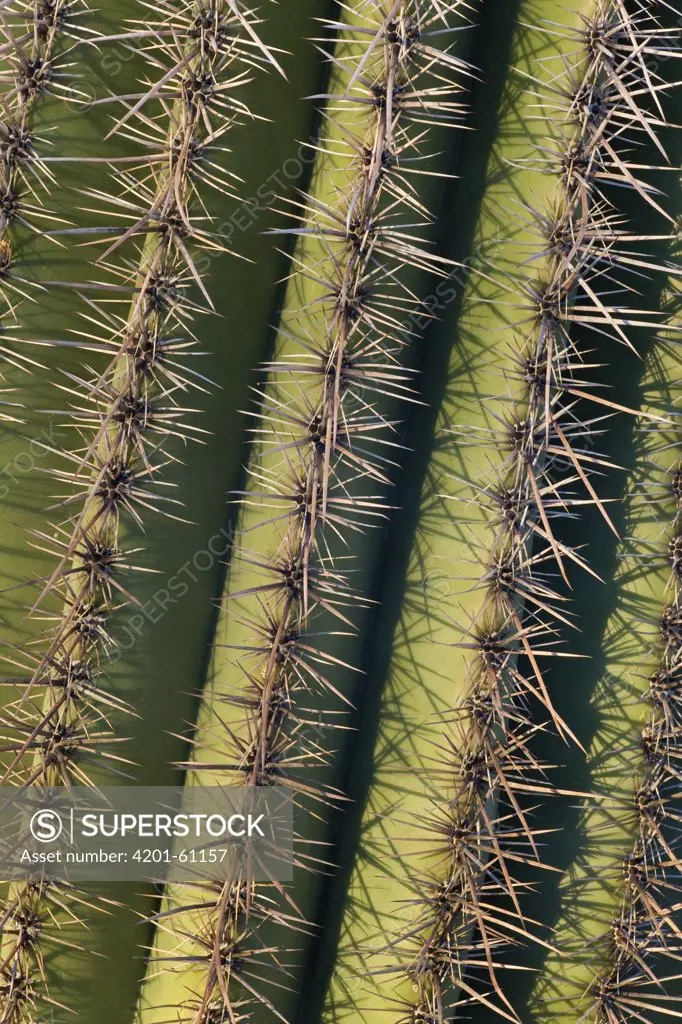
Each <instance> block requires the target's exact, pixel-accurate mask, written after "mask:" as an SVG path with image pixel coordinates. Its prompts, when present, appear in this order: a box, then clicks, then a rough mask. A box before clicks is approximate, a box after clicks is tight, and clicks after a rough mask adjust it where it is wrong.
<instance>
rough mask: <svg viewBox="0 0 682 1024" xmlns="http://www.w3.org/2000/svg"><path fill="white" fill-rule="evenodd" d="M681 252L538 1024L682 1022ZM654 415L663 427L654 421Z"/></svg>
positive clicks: (670, 38)
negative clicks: (681, 703)
mask: <svg viewBox="0 0 682 1024" xmlns="http://www.w3.org/2000/svg"><path fill="white" fill-rule="evenodd" d="M662 22H663V25H664V26H665V27H666V31H663V32H659V35H658V37H657V38H656V39H655V40H654V38H653V33H652V31H651V30H652V29H656V28H658V26H657V25H654V24H653V23H652V21H647V20H646V19H644V18H643V19H642V24H641V26H640V32H639V33H638V37H639V39H640V45H641V44H642V43H643V42H644V41H646V43H647V48H648V49H649V52H650V57H649V59H650V60H656V61H657V65H656V67H661V68H662V69H663V72H664V77H663V80H662V84H664V83H665V82H666V81H667V82H670V81H675V80H676V79H677V78H678V77H679V76H678V73H677V71H676V68H675V63H676V62H675V60H674V59H673V58H674V57H675V56H676V54H677V53H679V46H680V38H679V29H678V27H677V23H675V27H674V29H671V28H670V18H666V16H665V13H663V18H662ZM648 33H651V34H648ZM666 60H667V61H668V63H667V64H666V63H665V62H666ZM671 65H672V67H671ZM671 92H672V90H671V89H670V88H668V89H666V90H665V91H661V95H660V103H661V110H660V111H658V112H657V115H658V118H660V120H659V125H660V128H665V124H666V121H668V122H669V123H674V115H675V114H676V113H677V112H678V111H679V102H677V98H676V97H673V98H672V99H671ZM657 115H656V114H655V115H654V117H656V116H657ZM656 130H657V132H658V128H657V129H656ZM667 134H668V136H669V135H670V130H668V133H667ZM663 138H664V141H665V133H664V136H663ZM675 153H676V154H677V161H673V173H674V174H675V175H676V179H677V180H676V181H675V183H674V185H672V184H671V185H669V186H668V188H667V189H666V194H664V195H663V196H662V197H661V199H660V200H659V202H660V205H661V212H662V213H663V214H664V215H665V216H666V218H669V219H671V220H675V219H676V218H678V217H679V209H680V191H679V186H680V180H679V147H677V146H675ZM639 198H640V200H641V199H642V198H644V197H642V196H640V197H639ZM673 241H674V236H673ZM673 241H671V244H670V246H669V254H668V255H669V259H668V261H666V264H665V267H666V268H667V269H668V270H669V271H670V273H671V277H670V279H669V280H668V281H665V282H664V287H663V289H662V295H661V304H662V308H663V310H664V312H665V314H666V321H665V323H664V324H663V325H662V329H661V330H660V331H658V332H656V333H655V334H653V335H652V337H651V338H650V339H649V340H650V342H651V344H650V349H649V352H648V356H647V359H646V363H645V367H644V372H643V374H642V377H641V384H640V386H641V391H642V395H643V400H642V410H641V411H642V419H640V420H639V421H638V422H637V428H636V432H635V437H634V445H633V449H634V465H633V468H632V470H631V471H630V473H629V475H628V480H627V489H626V494H625V497H624V501H623V508H624V522H625V525H624V529H623V531H622V541H621V543H620V544H619V546H618V552H617V555H618V568H617V572H616V578H615V593H614V598H615V600H614V606H613V610H612V611H611V614H610V615H609V616H608V619H607V621H606V626H605V630H604V634H603V638H602V642H601V646H602V648H603V650H604V652H605V657H604V665H603V670H602V672H601V673H600V676H599V679H598V683H597V688H596V690H595V692H594V695H593V698H592V705H593V709H594V711H595V713H596V715H597V727H596V729H595V731H594V736H593V739H592V742H591V743H590V745H589V747H588V750H587V769H588V772H589V789H590V793H591V795H590V796H589V797H586V799H585V800H584V801H583V803H582V806H581V808H580V815H579V820H578V822H577V826H574V828H575V834H576V849H575V851H574V856H573V858H572V860H571V862H570V864H569V865H568V868H567V870H566V873H565V875H564V876H563V878H562V882H561V887H560V888H561V896H562V899H561V907H560V913H559V915H558V917H557V919H556V921H555V922H554V923H555V928H556V932H557V937H558V939H557V944H558V946H559V949H560V952H561V954H562V955H561V957H560V958H559V957H557V956H556V955H554V956H550V957H549V958H548V960H547V962H546V963H544V964H543V965H542V972H541V974H540V976H539V978H538V980H537V981H536V983H535V984H534V985H533V986H532V991H531V994H530V997H529V1010H530V1013H531V1014H532V1019H533V1020H537V1021H538V1022H540V1021H549V1020H557V1021H561V1022H564V1021H566V1022H568V1021H575V1020H581V1021H585V1022H588V1021H589V1022H595V1024H607V1022H608V1024H621V1022H625V1021H631V1020H637V1021H640V1022H642V1024H656V1022H658V1021H661V1020H669V1019H679V1017H680V1013H681V1011H680V995H679V993H680V988H679V982H680V977H681V976H680V970H679V950H680V939H681V938H682V932H681V931H680V910H681V909H682V901H681V899H680V896H681V893H682V889H681V878H680V857H679V821H680V810H679V778H680V777H679V746H678V744H679V710H678V699H679V678H678V671H679V650H680V646H679V645H680V634H679V601H680V589H679V583H680V577H679V560H678V552H679V539H678V538H679V512H680V502H679V498H680V491H679V483H680V476H679V468H680V432H679V404H680V397H681V393H680V384H681V377H680V357H679V331H680V318H679V273H680V271H679V264H677V263H676V261H675V259H674V256H675V254H676V251H678V246H676V245H674V244H673ZM647 415H655V416H658V417H661V418H662V419H663V420H664V422H659V423H657V422H653V421H651V420H649V421H647V419H646V418H645V417H646V416H647Z"/></svg>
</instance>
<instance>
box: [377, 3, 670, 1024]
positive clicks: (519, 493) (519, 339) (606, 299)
mask: <svg viewBox="0 0 682 1024" xmlns="http://www.w3.org/2000/svg"><path fill="white" fill-rule="evenodd" d="M654 6H656V5H654ZM539 29H540V31H545V30H544V29H543V27H542V26H539ZM546 31H547V32H548V33H551V32H552V31H555V30H554V29H551V28H547V29H546ZM572 40H573V41H574V42H575V53H576V57H575V63H574V64H572V65H571V66H567V65H566V62H565V61H564V62H563V64H562V65H561V66H560V64H559V62H558V61H557V63H556V66H552V67H551V68H548V71H547V74H546V76H545V75H540V76H539V77H538V78H537V79H534V80H533V82H532V86H531V89H532V92H533V96H534V97H535V103H534V108H537V110H540V109H542V110H544V111H545V114H543V115H542V116H546V112H547V111H549V116H550V118H551V119H552V120H555V122H556V124H557V130H556V133H555V138H554V140H553V141H552V142H548V144H547V146H546V147H543V148H542V149H541V150H540V151H539V152H538V154H536V155H535V156H533V158H532V160H530V161H529V165H531V164H532V166H535V167H538V166H540V168H541V169H542V170H543V172H546V173H547V174H551V175H555V176H557V177H558V181H559V187H558V189H557V196H556V200H555V203H554V205H553V207H552V208H551V209H548V210H540V211H539V210H538V209H536V208H533V207H531V206H530V205H528V207H527V208H525V209H524V210H523V211H522V213H520V214H519V215H520V216H522V217H523V218H524V220H525V221H526V222H529V223H532V224H533V225H534V226H535V227H536V229H537V233H538V235H539V236H540V240H541V241H540V246H539V247H538V250H537V252H535V253H533V254H532V255H533V257H534V259H533V260H526V266H527V265H528V264H530V265H531V266H538V265H539V266H541V267H542V270H541V272H540V273H539V274H537V275H535V274H534V273H533V272H531V273H530V274H529V273H528V272H527V270H525V269H524V271H523V273H521V274H519V276H518V279H517V280H515V281H512V282H510V283H509V284H507V285H503V287H504V288H505V290H507V289H508V293H509V296H510V297H509V300H508V303H509V307H510V308H511V309H512V310H513V315H514V317H518V321H517V323H516V325H515V326H514V328H513V339H514V346H515V347H516V348H518V350H519V356H518V371H517V374H516V381H515V382H514V383H513V385H512V387H510V388H509V390H510V391H512V392H513V393H514V395H515V396H516V397H514V398H513V399H512V401H511V411H510V413H505V414H504V422H502V418H503V417H502V416H499V417H498V419H499V420H500V422H501V427H500V430H499V432H494V433H493V434H492V435H491V436H490V437H489V438H482V437H481V436H478V435H477V437H476V440H475V442H474V443H476V444H479V445H480V444H483V443H486V444H491V445H493V446H494V447H495V448H497V449H499V448H501V447H502V446H503V445H506V449H507V451H508V453H509V454H508V455H507V457H506V458H505V459H504V461H503V462H502V463H501V465H500V466H499V469H498V470H496V471H495V474H496V480H493V481H491V482H489V483H488V482H485V483H483V484H482V483H480V481H476V482H475V484H474V485H473V490H472V495H471V500H473V501H475V502H476V503H477V504H479V505H481V506H483V507H484V508H487V509H488V510H489V513H490V519H489V522H490V527H491V545H490V561H489V565H488V569H487V571H486V573H485V574H484V575H483V577H482V578H480V579H477V580H473V581H472V584H473V585H476V586H478V587H479V588H480V590H481V594H482V604H481V611H480V614H478V615H477V617H476V621H475V623H474V624H473V627H472V628H471V630H470V631H465V635H464V636H463V639H462V641H461V646H463V647H465V648H468V649H470V650H471V651H472V653H473V656H474V661H473V662H472V667H471V672H472V680H471V683H470V685H469V686H468V692H467V695H466V698H465V699H464V700H463V702H462V705H461V706H460V707H459V708H457V709H456V711H455V726H454V728H452V727H449V728H448V733H447V738H446V740H445V741H444V746H443V750H444V752H445V755H446V756H447V757H448V759H449V761H450V767H449V768H448V769H447V770H446V769H445V768H443V769H441V771H440V775H439V778H440V780H441V785H446V786H449V785H451V782H450V781H449V780H451V779H452V777H453V776H454V779H455V783H454V792H452V795H451V798H450V800H449V802H448V803H447V804H444V805H443V807H442V808H441V809H439V810H438V812H437V813H436V814H434V816H433V817H431V818H429V819H428V820H426V821H425V822H424V830H425V831H424V835H425V842H428V843H429V845H430V848H431V849H433V850H434V851H435V852H436V853H437V854H438V855H439V856H441V858H442V860H444V861H445V862H446V863H447V871H446V872H445V873H444V874H443V875H442V877H440V878H429V879H427V880H424V879H423V878H422V879H418V878H415V880H414V889H415V891H419V890H420V889H421V890H422V892H423V896H421V897H420V898H419V899H418V900H417V903H418V904H419V916H418V917H417V918H416V919H415V921H414V926H413V927H411V928H410V930H409V932H407V933H405V934H399V935H396V936H394V938H393V939H392V941H391V944H390V946H389V947H387V948H389V949H390V950H392V953H391V956H392V957H394V960H395V964H394V968H393V972H392V973H393V976H394V977H395V976H399V977H400V976H402V977H404V976H405V975H407V976H408V977H409V978H410V979H411V980H412V982H413V985H414V988H415V990H416V993H417V994H416V997H415V999H414V1001H413V1002H410V1003H409V1005H407V1006H406V1007H405V1009H404V1015H403V1016H402V1017H401V1018H400V1019H401V1021H402V1020H404V1021H408V1020H409V1021H410V1022H417V1021H419V1022H424V1021H428V1022H435V1021H440V1020H442V1019H443V1018H444V1016H446V1015H447V1014H449V1013H450V1012H455V1011H454V1008H455V1007H464V1006H465V1005H467V1004H469V1003H477V1004H479V1005H480V1006H481V1008H483V1009H484V1010H488V1011H492V1012H494V1013H495V1014H497V1015H499V1016H500V1017H502V1018H504V1019H507V1020H519V1018H518V1016H517V1013H516V1011H515V1009H514V1008H513V1006H512V1005H511V1003H510V1001H509V999H508V997H507V994H506V992H505V984H504V981H503V980H502V979H503V976H504V973H505V970H506V969H508V968H512V967H513V966H514V949H515V948H517V947H519V946H524V945H526V944H527V943H528V942H540V943H541V944H543V945H545V946H547V947H548V948H551V944H550V943H549V941H548V939H547V937H545V936H543V935H542V934H541V932H540V931H539V928H538V926H537V925H536V923H535V922H532V921H530V920H529V919H528V916H527V915H526V914H525V913H524V909H523V905H522V904H523V892H524V886H525V885H526V884H527V883H525V882H524V881H523V880H522V879H523V878H524V877H525V869H526V868H531V869H532V868H548V867H549V865H547V864H546V863H543V860H542V856H541V853H540V847H541V845H542V839H541V835H542V829H541V828H540V829H538V828H536V827H535V826H534V825H533V824H532V822H531V817H532V809H533V808H534V807H535V806H536V805H537V803H538V801H539V800H542V799H544V798H545V797H547V796H549V795H552V794H557V793H558V792H559V790H557V789H556V788H555V787H553V786H552V785H551V782H550V781H549V780H548V775H547V767H548V766H546V765H544V764H542V763H539V762H538V760H537V757H536V755H535V754H534V753H533V745H534V743H533V741H534V737H535V736H536V735H537V733H538V732H539V731H540V730H553V731H554V732H555V733H556V734H557V736H560V737H561V738H563V739H564V740H568V741H572V742H577V739H576V737H575V736H574V735H573V734H572V732H571V730H570V729H569V727H568V725H567V724H566V722H565V721H563V720H562V718H561V717H560V716H559V715H558V713H557V712H556V711H555V709H554V707H553V704H552V699H551V696H550V687H549V685H548V680H547V678H546V676H547V673H546V672H545V669H544V665H545V661H544V659H546V658H547V657H562V656H564V657H565V656H569V655H566V654H563V653H562V652H561V651H560V649H559V635H560V633H561V632H562V631H563V630H565V629H566V628H570V627H571V626H572V616H571V614H570V610H567V608H566V601H567V595H566V593H565V592H563V589H562V586H561V583H560V582H558V581H560V580H563V582H564V584H565V585H570V584H569V569H570V568H571V565H572V564H573V565H577V566H581V567H582V568H583V569H586V570H587V571H588V572H592V573H593V570H592V569H591V568H590V566H589V564H588V562H587V560H586V557H585V555H584V554H583V553H582V552H581V551H579V550H576V549H573V548H570V547H568V546H567V545H566V544H564V543H562V542H561V540H560V539H559V537H558V536H557V535H556V534H557V533H558V532H559V531H558V530H557V524H558V522H559V520H560V519H561V518H562V517H566V516H570V517H572V518H575V517H576V516H577V515H579V513H580V506H584V505H586V504H591V505H596V506H597V507H598V508H599V510H600V512H601V514H602V516H603V517H604V518H605V520H606V521H607V523H608V524H609V526H610V527H611V528H612V529H613V530H614V532H615V527H614V526H613V524H612V522H611V519H610V517H609V513H608V511H607V506H606V504H605V503H604V502H603V501H602V500H601V499H600V497H599V495H598V493H597V490H596V489H595V480H596V477H597V476H598V475H599V472H600V468H602V467H605V466H607V465H608V460H607V459H606V457H605V456H602V455H600V453H599V452H598V450H596V449H595V447H594V446H595V440H596V438H597V437H598V435H599V433H600V432H601V431H602V430H603V429H604V426H605V423H606V421H607V420H608V418H609V417H610V416H611V415H613V414H614V413H619V412H625V413H629V412H632V410H629V409H626V408H624V407H623V406H620V405H619V404H617V403H615V402H613V401H611V400H610V399H609V398H608V396H603V395H601V394H599V392H598V391H597V385H596V384H595V382H594V380H590V368H589V362H590V361H591V357H590V356H589V355H588V353H590V352H592V353H594V352H595V351H597V352H599V349H600V347H603V346H602V344H601V340H602V339H603V337H604V336H606V337H607V338H608V339H611V340H614V341H616V342H619V343H622V344H623V345H625V346H628V347H630V348H632V347H633V343H632V341H631V339H630V337H629V333H630V328H631V327H638V326H643V327H650V328H652V329H656V328H657V327H659V326H660V325H661V315H660V314H657V313H654V312H650V311H647V310H642V309H639V308H637V305H638V304H637V299H636V297H635V296H636V281H637V276H638V275H640V274H642V273H643V272H646V273H648V272H649V271H650V270H651V271H654V270H660V271H661V272H665V270H666V268H665V267H663V266H662V267H656V266H655V265H654V264H653V263H652V260H651V258H650V257H649V258H648V257H647V242H648V241H649V239H648V238H647V237H643V236H641V235H637V234H635V233H634V232H631V231H629V230H628V227H627V223H626V221H625V218H624V217H623V215H622V214H621V213H620V212H619V209H618V206H617V203H618V196H619V194H622V187H625V188H627V189H628V190H630V191H634V192H636V193H637V194H638V195H639V196H640V197H641V199H642V200H643V201H644V202H645V203H646V204H647V206H648V207H649V208H650V210H651V213H652V216H654V215H655V216H658V215H659V214H662V215H663V216H667V215H666V214H665V213H664V211H663V210H662V208H661V207H660V204H659V197H658V196H657V194H656V193H655V190H653V189H652V188H651V187H650V186H649V185H648V184H647V181H646V171H647V165H645V164H643V162H642V159H641V156H640V158H639V159H637V158H633V157H632V153H633V152H635V153H637V152H638V151H644V152H646V151H647V150H646V147H647V146H650V147H651V148H654V147H656V148H657V149H658V150H660V149H661V143H660V142H659V140H658V132H659V130H660V127H661V126H662V125H663V124H664V123H665V121H664V117H663V114H662V111H661V108H660V103H659V98H660V92H661V86H660V79H659V78H658V77H657V75H656V72H655V70H654V69H653V66H654V65H655V62H656V61H658V60H660V59H661V58H663V59H665V56H666V54H667V55H670V54H673V53H674V49H675V40H674V39H673V38H672V37H669V36H666V35H665V34H664V33H663V32H662V30H661V29H660V26H659V24H658V21H657V18H656V16H655V12H653V13H652V12H650V11H648V10H647V11H644V10H643V9H642V7H641V5H640V6H639V7H638V9H637V10H636V11H635V12H634V13H633V12H631V11H630V9H629V8H628V7H626V5H625V4H623V3H621V2H620V0H614V2H610V0H609V2H604V3H599V4H598V5H596V10H595V12H594V14H593V16H592V17H591V18H589V19H586V21H585V25H584V28H581V29H580V30H578V31H575V33H574V34H573V35H572ZM631 161H632V162H631ZM648 169H649V170H653V169H654V168H653V166H652V167H650V168H648ZM668 219H669V218H668ZM666 230H667V228H666ZM652 237H654V236H653V235H652ZM659 237H660V236H659ZM538 257H539V258H538ZM487 273H489V274H494V273H495V268H491V269H490V270H489V271H487ZM519 295H521V299H520V300H519V299H518V298H517V296H519ZM614 296H615V298H614ZM491 344H492V341H491ZM507 408H508V409H509V408H510V405H509V400H507ZM590 410H595V414H594V415H593V416H592V415H590ZM652 419H653V420H654V421H655V420H656V417H653V418H652ZM456 433H457V435H458V436H457V443H458V444H459V445H466V444H467V443H471V442H469V441H468V440H467V437H466V434H465V431H464V429H462V431H461V432H460V431H456ZM460 500H461V499H460ZM671 550H672V549H671ZM675 550H676V549H675ZM593 574H594V573H593ZM673 611H674V609H673ZM670 655H671V656H672V648H671V649H670ZM668 664H669V660H666V668H667V666H668ZM666 678H667V677H666ZM656 692H657V694H658V697H657V700H658V702H659V704H660V700H661V697H660V692H661V691H656ZM669 728H670V719H669V716H668V717H667V719H666V716H660V717H659V716H657V718H656V722H655V723H652V725H651V726H650V735H649V739H648V740H647V741H646V742H647V743H648V749H649V750H651V751H654V752H656V751H659V750H660V747H661V742H662V737H663V736H664V735H665V734H666V732H665V731H666V730H667V729H669ZM661 730H663V732H661ZM659 736H660V737H661V738H659ZM652 756H653V755H652ZM658 756H659V755H658V754H656V757H657V758H658ZM671 765H672V762H671V761H670V760H668V767H667V768H665V769H663V768H658V767H657V768H656V769H655V770H654V771H653V776H652V778H651V779H649V780H647V783H646V785H645V786H644V787H643V789H642V790H641V794H642V797H641V799H642V801H643V804H642V808H643V809H642V815H643V820H644V821H646V822H647V823H648V824H647V826H646V829H644V831H643V840H642V842H643V847H642V850H640V851H639V852H638V854H637V855H636V856H635V858H634V859H633V861H632V878H633V885H636V884H638V879H640V878H641V877H642V874H641V871H640V869H639V868H638V865H639V864H640V860H641V857H642V855H643V854H645V853H646V852H647V851H649V852H651V851H652V850H653V847H654V846H655V848H656V849H655V853H654V855H653V861H652V863H653V862H655V863H656V864H657V865H658V866H659V867H660V870H661V872H663V873H666V872H667V871H668V870H669V868H670V858H671V853H670V850H669V848H668V847H667V846H666V845H665V843H664V841H663V840H662V839H660V838H659V834H658V832H657V830H656V826H655V825H654V824H653V823H654V821H655V820H656V814H660V813H661V808H662V807H664V806H665V796H664V795H662V794H661V793H660V791H657V790H655V789H654V790H652V789H651V786H652V784H653V779H654V778H659V773H660V778H661V785H663V786H664V788H665V786H666V785H667V786H668V788H670V787H671V786H672V785H674V783H673V775H674V768H673V767H672V766H671ZM663 776H665V780H664V779H663ZM655 792H658V794H659V795H658V796H656V799H655V805H651V807H650V808H648V807H645V804H646V800H647V799H648V797H647V794H652V795H651V799H654V797H653V793H655ZM565 795H569V794H565ZM654 807H655V812H654ZM647 863H648V858H647ZM519 866H523V871H521V872H519ZM630 891H631V892H632V891H634V890H633V888H632V887H631V889H630ZM646 891H647V892H648V893H649V894H650V893H651V891H652V890H651V888H649V889H647V890H646ZM649 898H651V897H650V896H647V897H644V896H643V897H642V899H649ZM640 902H641V901H640ZM631 914H632V908H631V907H629V908H628V909H627V915H629V919H631V920H632V921H633V922H634V921H635V920H637V915H635V918H632V917H631ZM633 926H634V925H633ZM637 927H638V928H640V927H641V924H637ZM649 934H650V937H651V938H653V933H651V932H650V933H649ZM384 952H385V951H384ZM629 963H630V965H631V967H630V970H631V971H632V969H633V965H634V969H635V973H637V975H638V976H639V977H640V978H643V977H644V976H645V975H646V969H645V968H644V967H642V966H640V965H639V964H638V963H637V960H636V959H634V960H633V958H632V956H630V959H629ZM388 969H389V970H390V968H388ZM607 984H608V985H609V986H611V987H613V979H612V978H609V980H608V983H607ZM446 1011H447V1012H446ZM398 1015H399V1014H398V1012H397V1013H396V1019H397V1018H398ZM599 1019H600V1021H601V1020H603V1021H609V1022H610V1024H611V1022H615V1021H616V1020H621V1019H624V1018H622V1017H620V1016H610V1015H609V1012H608V1011H607V1010H605V1011H604V1015H603V1016H602V1017H600V1018H599Z"/></svg>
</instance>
